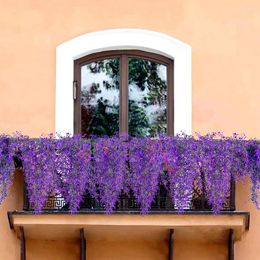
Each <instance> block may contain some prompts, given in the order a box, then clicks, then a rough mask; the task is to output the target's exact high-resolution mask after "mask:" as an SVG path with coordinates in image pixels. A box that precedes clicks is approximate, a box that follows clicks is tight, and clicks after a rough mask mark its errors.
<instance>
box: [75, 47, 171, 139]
mask: <svg viewBox="0 0 260 260" xmlns="http://www.w3.org/2000/svg"><path fill="white" fill-rule="evenodd" d="M116 57H118V58H120V87H119V132H120V133H127V132H128V58H143V59H146V60H150V61H154V62H158V63H160V64H162V65H165V66H166V67H167V112H166V113H167V134H168V135H173V134H174V73H173V72H174V60H172V59H170V58H167V57H165V56H162V55H159V54H155V53H150V52H146V51H140V50H114V51H104V52H98V53H94V54H90V55H87V56H84V57H82V58H79V59H77V60H75V61H74V82H75V83H76V86H77V88H76V98H75V99H74V133H75V134H80V133H81V107H80V105H81V104H80V103H81V67H82V66H84V65H86V64H88V63H90V62H94V61H97V60H102V59H107V58H116Z"/></svg>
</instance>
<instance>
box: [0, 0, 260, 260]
mask: <svg viewBox="0 0 260 260" xmlns="http://www.w3.org/2000/svg"><path fill="white" fill-rule="evenodd" d="M0 6H1V8H0V57H1V59H0V68H1V70H0V71H1V72H0V104H1V109H0V119H1V124H0V132H1V133H7V134H11V133H13V132H15V131H20V132H22V133H23V134H26V135H29V136H31V137H38V136H40V135H41V134H48V133H54V132H59V133H68V132H69V133H76V132H81V128H82V124H83V123H82V122H83V121H82V117H83V114H81V115H80V112H79V111H78V110H79V108H80V102H82V96H83V94H82V92H80V86H81V88H83V87H82V86H83V83H82V82H83V81H84V75H87V74H86V72H84V66H85V65H89V64H90V67H88V68H92V67H91V64H92V63H93V62H98V61H104V60H111V59H112V58H115V57H116V58H118V59H120V64H121V65H120V66H121V67H118V68H117V69H118V70H119V71H120V72H121V77H120V78H119V85H120V87H119V88H120V100H119V101H118V102H119V103H120V104H121V106H120V118H119V128H120V129H119V130H120V131H129V129H130V126H129V125H128V121H127V120H126V118H127V116H128V117H130V114H129V113H128V112H129V111H128V110H127V107H128V106H127V105H126V104H127V102H128V97H127V94H126V93H127V90H126V87H122V86H128V85H127V82H126V81H127V76H126V77H125V78H124V76H122V75H124V73H125V74H126V73H128V72H129V71H130V69H131V64H130V63H126V62H125V63H124V62H123V60H124V59H125V60H126V59H130V58H133V59H139V60H149V61H151V62H154V63H158V64H161V65H160V66H164V67H162V68H161V69H160V71H163V70H165V76H164V78H162V80H163V79H165V81H166V82H167V89H168V90H167V91H168V92H167V97H168V103H167V107H166V109H167V117H168V118H167V122H168V123H167V124H168V125H167V127H166V128H167V129H166V131H167V132H169V133H180V132H181V131H184V132H186V133H188V134H194V133H196V132H201V133H208V132H212V131H222V132H224V133H225V134H226V135H230V134H232V133H244V134H246V136H247V137H248V138H257V139H259V138H260V124H259V123H258V122H260V114H259V112H258V111H260V102H259V101H260V88H259V84H260V77H259V73H258V70H259V66H258V63H259V60H260V51H259V45H260V37H259V32H260V17H259V15H258V14H259V10H260V3H259V2H258V1H254V0H249V1H243V0H241V1H233V0H232V1H228V2H227V1H223V0H221V1H218V2H216V3H213V2H211V1H203V0H199V1H194V0H190V1H185V0H174V1H167V0H165V1H155V0H150V1H146V0H143V1H136V0H133V1H130V2H127V1H102V0H100V1H83V0H77V1H70V0H64V1H59V0H53V1H50V2H46V1H32V0H26V1H18V0H15V1H1V3H0ZM129 62H130V61H129ZM133 62H134V60H133ZM123 64H125V65H123ZM133 64H134V63H133ZM123 66H125V67H123ZM92 69H93V68H92ZM92 71H93V70H92ZM84 73H85V74H84ZM114 74H115V73H114ZM92 76H93V75H92ZM86 77H87V76H86ZM100 77H102V75H101V76H100ZM105 79H107V78H105ZM99 80H100V79H99ZM102 80H103V79H102ZM133 92H134V91H133ZM113 93H114V92H113ZM113 93H112V94H113ZM80 95H82V96H81V99H79V97H80ZM106 95H108V94H106ZM110 95H111V94H110ZM117 95H118V93H117ZM124 104H125V105H124ZM111 109H112V108H111ZM127 111H128V112H127ZM124 113H125V114H124ZM87 120H88V119H86V121H87ZM87 122H88V121H87ZM169 122H174V124H173V123H172V124H171V123H170V124H169ZM110 124H112V121H110ZM149 131H150V130H149ZM91 133H92V132H91V131H90V132H89V133H85V134H87V135H88V134H91ZM23 187H24V185H23V176H22V173H21V171H19V170H17V171H15V181H14V184H13V185H12V187H11V189H10V192H9V196H8V197H7V198H6V199H5V201H4V202H3V204H2V205H0V241H1V243H0V259H3V260H5V259H6V260H14V259H19V258H21V259H29V260H30V259H38V260H40V259H50V260H52V259H53V260H54V259H55V260H56V259H64V260H72V259H91V260H96V259H98V260H101V259H106V260H110V259H111V260H116V259H125V260H128V259H133V258H135V259H142V260H146V259H149V260H152V259H154V260H160V259H177V260H178V259H179V260H181V259H194V260H196V259H204V260H207V259H216V260H222V259H234V256H235V259H237V260H244V259H250V260H251V259H252V260H257V259H259V258H260V256H259V248H258V238H259V235H260V218H259V216H260V213H259V211H258V210H257V209H256V208H255V206H254V205H253V204H252V202H251V200H250V184H249V182H248V183H246V184H237V185H236V188H235V193H234V194H235V195H234V194H233V195H234V201H233V202H234V205H235V207H236V208H235V210H234V208H232V207H231V206H232V205H233V204H232V205H231V204H230V208H229V209H230V210H227V211H226V212H225V213H222V214H219V215H214V214H210V213H208V212H207V211H205V210H204V212H203V211H201V209H200V210H197V211H195V213H194V212H192V214H175V213H172V212H171V213H169V212H165V211H163V210H161V212H156V213H154V212H153V214H148V215H145V216H143V215H140V214H129V212H127V213H122V212H121V214H112V215H106V214H101V213H99V214H89V213H88V214H87V213H84V212H83V213H82V214H75V215H71V214H69V213H68V214H59V213H57V212H56V213H55V212H53V210H50V212H47V213H44V214H41V215H35V214H33V213H31V212H30V211H28V209H29V208H28V207H26V203H25V202H24V201H25V199H24V190H23ZM24 209H25V210H24ZM51 209H53V207H51ZM129 211H131V210H129ZM8 212H9V214H8V216H7V213H8ZM249 220H250V221H249ZM249 222H250V223H249Z"/></svg>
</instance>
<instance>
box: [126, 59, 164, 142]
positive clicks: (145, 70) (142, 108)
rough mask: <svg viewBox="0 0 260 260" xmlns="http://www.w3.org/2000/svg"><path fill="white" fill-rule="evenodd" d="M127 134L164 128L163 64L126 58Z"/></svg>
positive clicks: (152, 133) (157, 131) (145, 133)
mask: <svg viewBox="0 0 260 260" xmlns="http://www.w3.org/2000/svg"><path fill="white" fill-rule="evenodd" d="M128 73H129V76H128V78H129V79H128V84H129V86H128V88H129V91H128V92H129V94H128V95H129V96H128V98H129V102H128V106H129V116H128V118H129V134H130V135H132V136H135V135H139V136H150V137H155V136H158V134H165V133H166V131H167V118H166V110H167V82H166V79H167V67H166V66H165V65H162V64H159V63H156V62H153V61H150V60H146V59H141V58H129V59H128Z"/></svg>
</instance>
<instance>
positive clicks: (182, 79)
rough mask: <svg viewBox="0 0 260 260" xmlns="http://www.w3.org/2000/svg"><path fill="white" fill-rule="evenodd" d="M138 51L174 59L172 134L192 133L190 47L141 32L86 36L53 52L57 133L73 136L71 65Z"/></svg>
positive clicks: (99, 33) (160, 34)
mask: <svg viewBox="0 0 260 260" xmlns="http://www.w3.org/2000/svg"><path fill="white" fill-rule="evenodd" d="M121 49H138V50H143V51H148V52H153V53H157V54H161V55H164V56H166V57H169V58H171V59H174V131H175V133H180V132H185V133H187V134H191V131H192V129H191V128H192V103H191V102H192V99H191V47H190V46H189V45H187V44H185V43H183V42H181V41H179V40H176V39H175V38H173V37H171V36H168V35H165V34H162V33H158V32H153V31H148V30H141V29H111V30H104V31H98V32H94V33H87V34H84V35H82V36H79V37H76V38H74V39H72V40H70V41H67V42H65V43H63V44H61V45H59V46H57V48H56V122H55V123H56V124H55V130H56V132H57V133H60V134H65V133H71V134H72V133H73V110H74V107H73V92H72V82H73V61H74V60H76V59H78V58H80V57H83V56H86V55H88V54H91V53H95V52H101V51H107V50H121Z"/></svg>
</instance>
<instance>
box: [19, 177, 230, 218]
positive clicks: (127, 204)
mask: <svg viewBox="0 0 260 260" xmlns="http://www.w3.org/2000/svg"><path fill="white" fill-rule="evenodd" d="M24 187H25V185H24ZM33 208H34V207H33V205H31V204H30V203H29V199H28V196H27V190H26V187H25V188H24V204H23V210H24V211H27V212H32V211H33ZM68 211H69V207H68V205H67V204H66V202H65V200H64V198H63V197H62V196H61V195H59V194H56V195H51V196H49V197H48V198H47V200H46V202H45V205H44V208H43V212H45V213H51V212H56V213H58V212H63V213H66V212H68ZM232 211H235V183H234V181H231V182H230V193H229V196H228V197H227V198H226V201H225V203H223V206H222V209H221V212H232ZM79 212H82V213H83V212H84V213H106V212H105V209H104V207H103V206H102V204H101V203H100V202H99V201H97V200H95V198H93V197H91V195H90V194H89V193H88V192H86V194H85V195H84V198H83V201H82V202H81V204H80V208H79ZM113 212H114V213H127V214H130V213H140V206H139V205H138V203H137V201H136V198H135V196H134V194H133V193H130V194H122V195H121V196H120V197H119V200H118V202H117V203H116V207H115V209H114V211H113ZM176 212H178V208H177V207H176V205H174V203H173V202H172V200H171V198H170V196H169V192H168V191H167V190H166V189H165V188H164V187H163V186H161V187H160V189H159V192H157V194H156V196H155V199H154V202H153V203H152V206H151V209H150V210H149V212H148V213H159V214H163V213H176ZM182 212H186V213H188V212H193V213H196V212H212V206H211V205H209V203H208V200H207V195H206V191H200V190H199V189H198V188H196V187H194V189H193V193H192V197H191V198H190V201H188V202H187V205H186V207H185V208H184V209H183V210H182Z"/></svg>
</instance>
